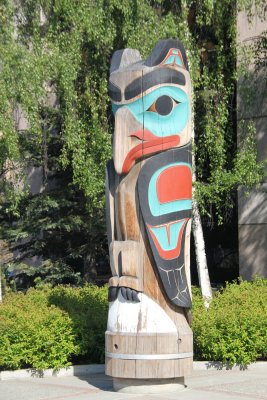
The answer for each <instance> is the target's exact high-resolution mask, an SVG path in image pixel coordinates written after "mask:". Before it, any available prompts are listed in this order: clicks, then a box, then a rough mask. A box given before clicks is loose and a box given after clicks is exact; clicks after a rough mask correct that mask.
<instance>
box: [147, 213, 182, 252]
mask: <svg viewBox="0 0 267 400" xmlns="http://www.w3.org/2000/svg"><path fill="white" fill-rule="evenodd" d="M187 221H188V218H186V219H185V222H184V224H183V225H182V227H181V230H180V232H179V236H178V240H177V245H176V247H175V248H174V249H172V250H163V249H162V247H161V246H160V244H159V242H158V239H157V237H156V235H155V234H154V233H153V231H152V229H151V228H159V227H162V226H165V227H166V230H167V235H168V238H169V237H170V225H171V224H175V223H177V222H179V221H173V222H169V223H168V224H163V225H158V226H155V227H154V226H151V225H148V224H147V227H148V229H149V233H150V235H151V237H152V239H153V242H154V244H155V246H156V249H157V251H158V253H159V255H160V257H161V258H163V259H164V260H173V259H175V258H178V257H179V255H180V252H181V244H182V237H183V232H184V228H185V226H186V224H187Z"/></svg>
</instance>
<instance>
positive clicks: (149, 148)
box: [122, 129, 180, 174]
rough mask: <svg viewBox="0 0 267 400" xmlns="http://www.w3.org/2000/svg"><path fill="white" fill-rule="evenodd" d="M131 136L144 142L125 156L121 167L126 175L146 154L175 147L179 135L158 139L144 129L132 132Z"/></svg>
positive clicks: (178, 140) (178, 141)
mask: <svg viewBox="0 0 267 400" xmlns="http://www.w3.org/2000/svg"><path fill="white" fill-rule="evenodd" d="M131 136H135V137H137V138H139V139H141V140H144V142H142V143H140V144H138V145H137V146H135V147H134V148H133V149H131V150H130V151H129V153H128V154H127V156H126V157H125V160H124V163H123V166H122V173H123V174H127V173H128V172H129V171H130V169H131V167H132V166H133V164H134V162H135V161H136V160H138V159H139V158H141V157H143V156H146V155H148V154H152V153H157V152H159V151H164V150H168V149H171V148H172V147H175V146H177V145H178V144H179V143H180V136H179V135H173V136H166V137H164V138H159V137H157V136H155V135H153V133H152V132H150V131H148V130H146V129H145V130H140V131H138V132H134V133H132V134H131ZM145 140H147V141H145Z"/></svg>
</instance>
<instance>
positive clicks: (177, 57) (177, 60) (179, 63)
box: [164, 51, 183, 67]
mask: <svg viewBox="0 0 267 400" xmlns="http://www.w3.org/2000/svg"><path fill="white" fill-rule="evenodd" d="M173 53H174V51H173ZM174 58H175V60H174ZM174 61H175V64H176V65H180V66H181V67H183V63H182V60H181V58H180V57H179V56H178V55H177V56H170V57H168V58H167V60H166V61H165V63H164V64H173V62H174Z"/></svg>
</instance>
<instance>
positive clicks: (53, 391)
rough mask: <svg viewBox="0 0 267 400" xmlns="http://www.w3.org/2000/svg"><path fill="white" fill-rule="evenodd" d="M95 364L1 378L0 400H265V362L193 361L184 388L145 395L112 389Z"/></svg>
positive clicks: (102, 371) (101, 368)
mask: <svg viewBox="0 0 267 400" xmlns="http://www.w3.org/2000/svg"><path fill="white" fill-rule="evenodd" d="M96 367H97V368H95V369H93V370H90V371H89V372H88V370H87V374H86V375H81V370H80V376H58V377H54V376H50V377H49V376H47V377H44V378H38V377H30V378H20V379H18V378H16V379H12V380H2V381H0V400H65V399H66V400H68V399H69V400H85V399H90V400H127V399H129V400H130V399H131V400H174V399H176V400H177V399H182V400H209V399H210V400H242V399H244V400H245V399H258V400H260V399H261V400H267V362H266V363H264V362H260V363H256V364H252V365H250V366H249V367H248V369H246V370H240V369H239V368H237V367H235V368H233V369H232V370H227V369H225V368H224V369H220V368H221V364H215V365H214V364H213V365H212V366H211V365H209V364H208V363H198V362H196V363H194V372H193V375H192V377H190V378H187V380H186V385H187V388H186V389H183V390H181V391H179V392H177V393H164V394H163V393H161V394H149V395H148V394H147V395H142V394H125V393H117V392H114V391H113V388H112V380H111V379H110V378H109V377H107V376H105V374H104V368H103V367H101V366H96ZM78 372H79V370H78Z"/></svg>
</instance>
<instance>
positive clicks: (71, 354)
mask: <svg viewBox="0 0 267 400" xmlns="http://www.w3.org/2000/svg"><path fill="white" fill-rule="evenodd" d="M107 310H108V303H107V287H103V288H98V287H96V286H93V285H88V286H85V287H82V288H71V287H64V286H57V287H55V288H50V287H43V288H39V289H38V288H37V289H30V290H29V291H28V292H27V293H26V294H22V293H10V294H7V295H6V297H5V299H4V302H3V303H2V304H1V305H0V349H1V351H0V370H4V369H18V368H37V369H43V368H49V367H52V368H55V369H58V368H60V367H62V366H66V365H69V364H71V363H76V364H79V363H90V362H103V361H104V332H105V329H106V321H107ZM193 331H194V353H195V359H197V360H213V361H223V362H225V363H230V364H234V363H238V364H240V365H247V364H249V363H250V362H253V361H255V360H257V359H265V360H266V359H267V280H266V279H265V280H264V279H259V278H258V279H256V280H255V281H254V282H242V281H241V282H238V283H234V284H227V286H226V288H225V289H224V290H222V291H220V292H217V293H216V294H215V296H214V299H213V301H212V302H211V305H210V307H209V310H208V311H207V310H206V309H205V308H204V306H203V301H202V299H201V296H200V292H199V290H198V289H195V288H194V289H193Z"/></svg>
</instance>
